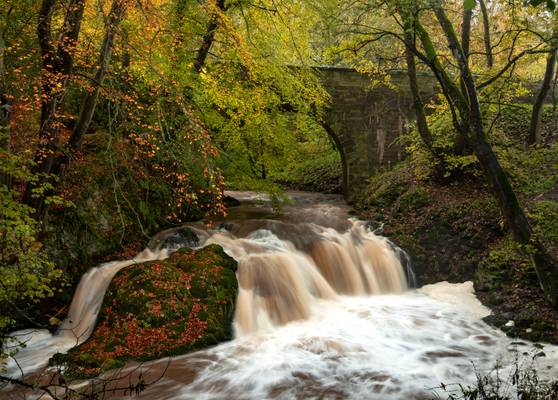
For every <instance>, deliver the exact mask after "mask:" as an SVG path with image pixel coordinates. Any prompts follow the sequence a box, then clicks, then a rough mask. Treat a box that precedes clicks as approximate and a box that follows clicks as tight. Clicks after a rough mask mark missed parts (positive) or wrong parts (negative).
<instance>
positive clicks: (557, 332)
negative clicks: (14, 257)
mask: <svg viewBox="0 0 558 400" xmlns="http://www.w3.org/2000/svg"><path fill="white" fill-rule="evenodd" d="M556 152H558V150H557V146H556V145H554V146H553V147H552V148H550V149H542V150H539V151H538V153H537V152H535V153H534V155H533V157H534V160H533V161H531V162H529V161H528V160H522V161H523V162H522V163H518V164H517V165H516V168H511V169H510V170H508V171H509V172H510V178H511V179H512V181H513V182H514V185H515V186H516V187H517V188H518V189H519V190H518V192H519V193H522V196H521V202H522V203H523V204H524V206H525V207H526V208H527V210H528V213H529V214H528V215H529V218H530V219H531V222H532V223H533V226H534V229H535V232H536V233H537V235H538V237H539V238H540V239H541V240H542V241H543V242H544V243H545V245H546V246H547V248H548V249H549V250H550V251H551V253H552V254H553V255H554V256H555V257H556V256H558V251H557V249H558V234H557V233H558V228H557V226H556V221H557V220H558V187H557V186H556V180H557V176H558V175H557V174H556V169H557V168H558V167H557V165H556V162H555V161H554V160H555V158H554V157H553V156H550V154H555V153H556ZM535 160H536V161H535ZM506 161H507V162H509V160H504V162H506ZM355 207H356V208H357V210H358V213H359V215H360V216H361V217H362V218H365V219H368V220H371V221H374V222H375V223H376V225H378V226H383V234H384V235H385V236H386V237H388V238H390V240H393V241H394V242H395V243H396V244H398V245H399V246H400V247H402V248H403V249H405V250H406V251H407V252H408V253H409V255H410V256H411V259H412V262H413V268H414V270H415V273H416V275H417V278H418V284H419V286H421V285H424V284H428V283H434V282H439V281H442V280H448V281H449V282H464V281H466V280H472V281H473V282H474V286H475V291H476V293H477V297H478V298H479V299H480V300H481V301H482V302H483V303H484V304H485V305H486V306H487V307H489V308H490V309H491V310H492V312H493V314H492V315H491V316H489V317H487V318H486V319H485V320H486V322H488V323H490V324H491V325H493V326H495V327H498V328H501V329H502V330H504V331H505V332H506V333H507V334H508V335H509V336H511V337H516V338H521V339H526V340H531V341H542V342H549V343H555V344H556V343H558V310H557V309H555V308H553V307H551V306H550V305H549V304H548V303H547V302H546V301H545V300H544V298H543V293H542V290H541V289H540V286H539V282H538V279H537V276H536V274H535V271H534V270H533V268H532V266H531V264H530V262H529V260H528V259H527V257H526V256H525V255H524V254H522V253H521V252H520V251H519V249H518V248H517V246H516V245H515V244H514V242H513V240H512V239H511V237H510V236H509V233H508V231H507V229H506V227H505V225H504V222H503V218H502V216H501V214H500V211H499V208H498V205H497V204H496V202H495V200H494V198H493V196H492V193H491V191H490V188H489V187H488V186H487V185H486V184H485V183H484V180H483V178H482V176H479V175H478V174H464V175H462V176H460V177H459V178H454V179H451V180H450V179H448V180H436V179H432V178H430V177H426V178H425V177H424V176H423V177H421V176H420V175H419V174H418V173H417V166H416V164H414V162H413V160H412V159H411V160H408V161H406V162H403V163H401V164H400V165H399V166H398V167H396V168H395V169H394V170H392V171H389V172H385V173H382V174H380V175H378V176H376V177H374V178H372V179H371V181H370V182H369V184H368V188H367V190H366V191H365V192H364V193H362V194H361V196H360V197H359V199H358V201H357V202H356V204H355ZM510 321H513V322H510Z"/></svg>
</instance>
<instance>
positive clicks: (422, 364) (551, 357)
mask: <svg viewBox="0 0 558 400" xmlns="http://www.w3.org/2000/svg"><path fill="white" fill-rule="evenodd" d="M234 195H235V197H237V198H240V199H241V200H243V201H244V204H243V205H241V206H240V207H236V208H234V209H232V210H231V211H232V212H231V215H230V216H229V218H228V220H227V221H226V223H223V224H222V225H220V226H218V227H217V228H214V229H206V228H204V226H203V225H201V224H199V225H192V226H191V229H192V230H193V231H195V232H196V233H197V236H198V237H199V239H200V245H206V244H209V243H218V244H220V245H222V246H223V248H224V249H225V251H226V252H227V253H228V254H229V255H231V256H232V257H234V258H235V259H236V260H237V261H238V262H239V269H238V272H237V278H238V281H239V295H238V299H237V304H236V311H235V318H234V326H235V332H236V339H235V340H233V341H231V342H228V343H223V344H221V345H219V346H216V347H214V348H211V349H208V350H204V351H200V352H196V353H193V354H188V355H185V356H181V357H175V358H173V359H170V360H169V359H163V360H158V361H153V362H149V363H144V364H141V365H139V364H135V363H130V364H128V366H127V367H126V368H125V369H124V370H123V371H117V373H118V374H120V376H125V379H123V380H125V381H129V380H130V379H132V381H133V380H134V379H136V377H139V374H141V375H142V379H144V380H145V381H146V382H148V383H149V382H153V383H152V384H151V385H149V386H148V387H147V390H146V391H145V392H143V393H142V397H143V398H146V399H171V398H176V399H190V398H191V399H201V398H208V399H225V398H227V399H228V398H234V399H236V398H238V399H262V398H284V399H291V398H335V399H337V398H340V399H344V398H354V399H361V398H378V399H390V398H393V399H408V398H428V397H432V396H433V395H434V394H435V392H434V391H433V390H431V389H432V388H434V387H437V386H439V385H440V383H441V382H444V383H446V384H451V383H471V382H472V381H473V380H474V377H475V368H476V369H478V370H480V371H481V372H482V371H485V372H488V371H490V370H491V369H492V368H493V367H494V366H495V365H496V364H497V363H502V365H503V370H502V372H501V373H503V374H504V376H505V374H506V373H507V372H509V371H510V370H511V365H512V364H513V363H514V362H515V359H516V357H518V355H519V357H520V359H519V362H520V363H525V362H527V361H526V360H528V359H529V356H528V355H529V352H530V351H532V349H533V348H532V347H531V345H530V344H528V343H523V344H517V343H516V344H513V343H512V342H511V341H510V340H509V339H508V338H506V337H505V335H503V333H501V332H500V331H497V330H494V329H492V328H490V327H489V326H488V325H486V324H485V323H484V322H482V321H481V318H482V317H484V316H486V315H488V314H489V313H490V311H489V310H488V309H486V308H485V307H484V306H482V305H481V304H480V302H479V301H478V300H477V299H476V298H475V296H474V294H473V287H472V284H471V283H470V282H466V283H462V284H448V283H446V282H441V283H438V284H435V285H428V286H425V287H422V288H420V289H418V290H410V289H409V284H410V285H411V286H412V285H413V275H412V270H411V269H410V267H409V262H408V260H407V259H406V258H405V254H404V252H402V251H401V250H400V249H398V248H397V247H396V246H394V245H393V244H391V243H390V242H389V241H388V240H387V239H385V238H382V237H380V236H377V235H376V234H374V233H373V232H372V231H371V230H370V227H369V226H367V224H365V223H364V222H361V221H357V220H354V219H349V218H348V212H349V208H348V207H347V206H346V205H344V203H343V202H342V201H341V200H340V199H339V198H338V197H336V196H325V195H318V194H305V193H292V194H291V197H292V199H293V202H294V204H293V205H291V206H287V207H285V209H284V210H283V211H282V212H281V213H279V214H278V213H275V212H274V211H273V210H272V209H271V207H270V206H269V202H266V201H259V200H258V199H257V198H256V196H255V195H254V194H253V193H249V192H245V193H242V192H237V193H235V194H234ZM172 232H173V231H169V232H166V233H162V234H160V235H158V236H159V238H162V242H164V237H165V235H172ZM156 242H157V243H158V242H161V240H157V241H155V242H154V243H156ZM151 247H152V248H151V249H146V250H145V251H144V252H142V253H141V254H139V255H138V256H136V257H135V258H134V259H133V260H129V261H122V262H113V263H108V264H104V265H102V266H100V267H97V268H93V269H91V270H90V271H89V272H87V273H86V274H85V275H84V277H83V278H82V281H81V282H80V285H79V287H78V289H77V291H76V294H75V297H74V300H73V301H72V304H71V307H70V311H69V317H68V319H67V320H66V321H64V323H63V324H62V326H61V328H60V331H59V332H58V334H56V335H54V336H53V335H50V334H49V333H48V332H46V331H34V332H19V333H18V335H20V336H19V337H20V338H23V339H25V340H26V341H27V342H28V344H27V348H25V349H24V350H22V351H21V352H20V353H19V354H18V355H17V359H18V363H19V365H17V364H16V363H15V362H14V361H13V360H12V361H11V363H10V364H9V373H10V374H12V375H17V374H18V373H20V372H21V370H23V371H24V372H26V373H28V372H31V371H33V370H36V369H38V368H41V367H44V366H45V365H46V362H47V360H48V358H49V357H51V356H52V354H54V353H56V352H60V351H67V350H68V349H69V348H71V347H73V346H74V345H76V344H77V343H82V342H83V341H84V340H86V339H87V338H88V337H89V335H90V334H91V332H92V329H93V327H94V322H95V319H96V317H97V314H98V311H99V308H100V306H101V303H102V299H103V296H104V292H105V291H106V288H107V287H108V285H109V283H110V281H111V279H112V277H113V276H114V275H115V274H116V273H117V272H118V271H119V270H120V269H121V268H125V267H126V266H129V265H131V264H132V263H135V262H138V263H139V262H143V261H147V260H152V259H161V258H165V257H166V256H167V255H168V254H167V250H166V249H161V248H157V247H155V246H154V245H152V246H151ZM523 353H525V354H527V356H523ZM545 353H546V357H544V358H539V359H537V360H536V361H535V362H536V367H537V368H539V369H540V371H541V373H542V374H543V376H547V377H551V376H553V375H556V374H557V370H558V365H557V361H558V351H557V350H556V348H555V347H552V346H546V347H545ZM524 359H525V360H524ZM114 374H115V372H112V373H109V374H108V375H107V376H108V377H114ZM105 377H106V376H105ZM117 384H119V381H118V380H116V381H115V382H113V385H117ZM0 396H1V394H0Z"/></svg>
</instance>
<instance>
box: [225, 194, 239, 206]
mask: <svg viewBox="0 0 558 400" xmlns="http://www.w3.org/2000/svg"><path fill="white" fill-rule="evenodd" d="M223 203H225V206H227V207H237V206H239V205H240V201H238V200H237V199H235V198H234V197H232V196H225V197H224V198H223Z"/></svg>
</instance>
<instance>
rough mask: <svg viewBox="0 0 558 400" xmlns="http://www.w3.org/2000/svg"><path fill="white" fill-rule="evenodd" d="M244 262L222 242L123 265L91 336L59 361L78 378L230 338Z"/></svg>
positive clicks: (172, 354) (59, 358) (56, 361)
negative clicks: (238, 275) (239, 262)
mask: <svg viewBox="0 0 558 400" xmlns="http://www.w3.org/2000/svg"><path fill="white" fill-rule="evenodd" d="M236 267H237V263H236V261H235V260H234V259H232V258H231V257H229V256H228V255H227V254H226V253H225V252H224V251H223V249H222V248H221V247H220V246H218V245H209V246H207V247H205V248H203V249H200V250H197V251H192V250H188V251H184V250H182V251H178V252H176V253H173V254H172V255H171V256H170V257H169V258H168V259H166V260H164V261H154V262H149V263H144V264H137V265H133V266H130V267H128V268H125V269H123V270H122V271H120V272H119V273H118V274H117V275H116V276H115V278H114V279H113V281H112V283H111V284H110V286H109V288H108V290H107V292H106V295H105V298H104V301H103V305H102V308H101V312H100V315H99V318H98V320H97V325H96V327H95V330H94V331H93V334H92V335H91V337H90V338H89V339H88V340H87V341H86V342H85V343H83V344H82V345H80V346H78V347H76V348H74V349H72V350H71V351H70V352H69V353H68V354H67V355H65V356H63V355H56V356H55V357H54V358H53V360H52V361H53V362H54V363H57V364H63V365H65V366H66V372H65V374H66V375H67V376H69V377H71V378H84V377H91V376H95V375H98V374H100V373H102V372H104V371H106V370H109V369H113V368H119V367H121V366H122V365H124V362H125V361H126V360H129V359H135V360H138V361H146V360H151V359H156V358H160V357H164V356H174V355H178V354H183V353H185V352H188V351H191V350H195V349H199V348H202V347H206V346H210V345H214V344H217V343H219V342H222V341H225V340H228V339H230V337H231V334H232V325H231V324H232V316H233V310H234V302H235V299H236V294H237V281H236V275H235V271H236Z"/></svg>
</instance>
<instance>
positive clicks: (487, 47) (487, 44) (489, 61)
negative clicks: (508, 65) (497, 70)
mask: <svg viewBox="0 0 558 400" xmlns="http://www.w3.org/2000/svg"><path fill="white" fill-rule="evenodd" d="M478 1H479V4H480V9H481V13H482V29H483V33H484V35H483V39H484V52H485V53H486V65H487V66H488V68H492V66H493V65H494V60H493V57H492V44H491V40H490V19H489V18H488V10H487V9H486V3H485V2H484V0H478Z"/></svg>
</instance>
